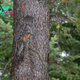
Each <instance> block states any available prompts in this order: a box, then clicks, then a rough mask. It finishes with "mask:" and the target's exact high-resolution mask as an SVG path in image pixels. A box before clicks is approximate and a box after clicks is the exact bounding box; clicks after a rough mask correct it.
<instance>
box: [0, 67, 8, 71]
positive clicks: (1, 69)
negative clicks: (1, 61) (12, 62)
mask: <svg viewBox="0 0 80 80" xmlns="http://www.w3.org/2000/svg"><path fill="white" fill-rule="evenodd" d="M0 70H4V68H0ZM5 71H9V70H7V69H5Z"/></svg>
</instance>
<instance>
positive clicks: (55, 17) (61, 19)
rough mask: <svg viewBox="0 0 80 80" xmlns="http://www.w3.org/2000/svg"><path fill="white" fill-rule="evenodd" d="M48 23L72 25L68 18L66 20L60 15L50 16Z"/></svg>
mask: <svg viewBox="0 0 80 80" xmlns="http://www.w3.org/2000/svg"><path fill="white" fill-rule="evenodd" d="M50 21H54V22H55V21H57V22H65V21H67V22H70V23H72V20H70V19H69V18H67V17H66V16H61V15H53V16H50Z"/></svg>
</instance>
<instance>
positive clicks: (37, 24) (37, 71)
mask: <svg viewBox="0 0 80 80" xmlns="http://www.w3.org/2000/svg"><path fill="white" fill-rule="evenodd" d="M46 2H47V0H22V1H21V0H14V10H13V12H14V21H13V59H12V68H11V80H49V75H48V58H49V9H48V8H47V4H46Z"/></svg>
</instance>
